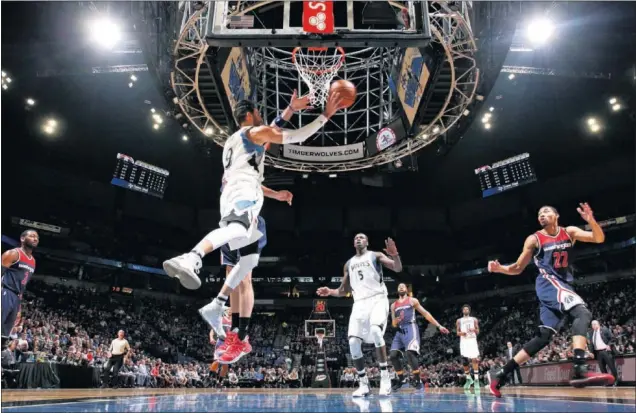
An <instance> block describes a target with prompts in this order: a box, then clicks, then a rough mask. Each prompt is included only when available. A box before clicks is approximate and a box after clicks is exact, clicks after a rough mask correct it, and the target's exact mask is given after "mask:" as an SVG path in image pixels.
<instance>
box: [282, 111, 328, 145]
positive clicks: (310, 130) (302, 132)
mask: <svg viewBox="0 0 636 413" xmlns="http://www.w3.org/2000/svg"><path fill="white" fill-rule="evenodd" d="M325 123H327V118H326V117H325V116H324V115H320V116H318V117H317V118H316V119H314V121H313V122H311V123H310V124H308V125H306V126H303V127H302V128H300V129H295V130H289V129H283V145H287V144H289V143H301V142H304V141H305V140H307V138H309V137H310V136H311V135H313V134H314V133H316V132H318V130H319V129H320V128H322V127H323V126H324V124H325Z"/></svg>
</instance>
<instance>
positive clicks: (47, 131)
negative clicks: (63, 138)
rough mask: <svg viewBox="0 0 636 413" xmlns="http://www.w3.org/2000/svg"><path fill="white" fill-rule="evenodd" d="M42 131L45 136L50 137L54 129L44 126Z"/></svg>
mask: <svg viewBox="0 0 636 413" xmlns="http://www.w3.org/2000/svg"><path fill="white" fill-rule="evenodd" d="M42 130H43V131H44V133H46V134H47V135H52V134H53V132H55V128H54V127H53V126H50V125H44V127H43V128H42Z"/></svg>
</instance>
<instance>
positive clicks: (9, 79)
mask: <svg viewBox="0 0 636 413" xmlns="http://www.w3.org/2000/svg"><path fill="white" fill-rule="evenodd" d="M4 81H5V82H7V83H11V82H13V81H12V80H11V78H10V77H7V78H5V79H4Z"/></svg>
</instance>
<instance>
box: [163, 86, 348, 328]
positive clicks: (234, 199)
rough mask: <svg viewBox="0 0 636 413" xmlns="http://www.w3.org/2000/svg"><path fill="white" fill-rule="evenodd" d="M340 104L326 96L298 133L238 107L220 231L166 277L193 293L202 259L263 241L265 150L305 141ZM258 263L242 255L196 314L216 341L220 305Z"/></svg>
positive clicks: (226, 158)
mask: <svg viewBox="0 0 636 413" xmlns="http://www.w3.org/2000/svg"><path fill="white" fill-rule="evenodd" d="M341 105H342V98H341V97H340V94H339V93H333V94H330V95H329V97H328V98H327V102H326V104H325V109H324V112H323V114H322V115H320V116H318V118H316V119H315V120H314V121H313V122H311V123H309V124H308V125H306V126H303V127H302V128H300V129H296V130H288V129H282V128H279V127H277V126H266V125H263V119H262V118H261V115H260V113H259V111H258V110H257V109H256V106H255V105H254V103H253V102H250V101H248V100H242V101H240V102H238V103H237V104H236V105H235V107H234V111H233V112H234V118H235V119H236V121H237V122H238V123H239V125H240V128H239V130H238V131H236V132H235V133H234V134H233V135H232V136H230V137H229V138H228V140H227V141H226V142H225V146H224V148H223V158H222V159H223V169H224V173H223V181H224V185H223V192H222V193H221V200H220V210H221V221H220V222H219V228H217V229H215V230H214V231H212V232H210V233H209V234H208V235H206V236H205V237H204V238H203V239H202V240H201V241H200V242H199V243H198V244H197V245H196V246H195V247H194V248H193V249H192V251H191V252H188V253H186V254H183V255H180V256H178V257H175V258H172V259H170V260H167V261H165V262H164V263H163V268H164V270H165V271H166V273H167V274H168V275H169V276H170V277H176V278H178V279H179V281H180V282H181V285H183V286H184V287H185V288H188V289H197V288H199V287H200V286H201V279H200V278H199V276H198V272H199V269H200V268H201V265H202V263H201V259H202V258H203V257H204V256H206V255H207V254H209V253H211V252H212V251H214V250H215V249H217V248H220V247H222V246H223V245H225V244H229V245H230V248H231V249H232V250H235V249H238V248H241V247H244V246H247V245H250V244H252V243H254V242H257V241H258V239H259V238H260V237H261V234H260V231H258V229H257V228H256V227H257V222H258V215H259V213H260V210H261V207H262V206H263V189H262V187H261V183H262V182H263V172H264V167H265V164H264V161H265V145H267V144H268V143H276V144H283V145H285V144H293V143H301V142H304V141H305V140H306V139H307V138H309V137H310V136H312V135H313V134H314V133H316V132H317V131H318V130H319V129H320V128H322V127H323V126H324V125H325V123H327V120H328V119H329V118H330V117H331V116H333V114H334V113H335V112H336V111H337V110H338V109H340V108H341ZM258 258H259V256H258V254H249V255H242V256H241V258H240V260H239V262H238V264H237V265H236V266H234V268H233V269H232V271H230V274H228V276H227V277H226V279H225V284H224V285H223V287H222V288H221V291H220V292H219V294H218V295H217V297H216V298H215V299H214V300H213V301H212V302H211V303H210V304H208V305H206V306H205V307H203V308H201V309H200V310H199V313H200V314H201V315H202V316H203V318H204V319H205V320H206V321H207V322H208V324H210V326H211V327H212V328H213V329H214V331H215V332H216V333H217V335H218V336H219V338H222V339H225V331H224V330H223V327H222V323H221V318H222V312H223V306H224V305H225V303H226V302H227V300H228V297H229V295H230V294H231V293H232V291H233V290H234V289H235V288H236V287H237V286H238V285H239V283H240V282H241V281H242V280H243V279H244V278H245V277H246V276H247V274H249V273H250V271H252V269H253V268H255V267H256V265H257V264H258Z"/></svg>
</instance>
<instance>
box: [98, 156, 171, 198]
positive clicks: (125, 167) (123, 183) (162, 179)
mask: <svg viewBox="0 0 636 413" xmlns="http://www.w3.org/2000/svg"><path fill="white" fill-rule="evenodd" d="M169 175H170V172H168V171H167V170H165V169H162V168H159V167H157V166H154V165H150V164H148V163H146V162H143V161H135V160H134V159H133V158H132V157H130V156H128V155H124V154H123V153H118V154H117V165H115V172H113V179H112V180H111V181H110V183H111V184H113V185H116V186H120V187H122V188H126V189H130V190H131V191H137V192H141V193H144V194H148V195H152V196H155V197H157V198H163V194H164V192H165V191H166V185H167V182H168V176H169Z"/></svg>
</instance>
